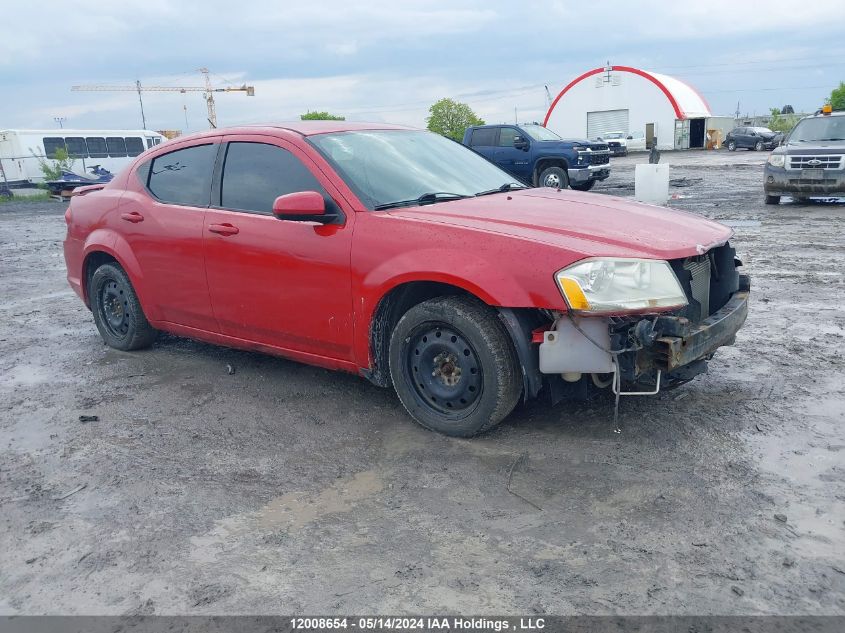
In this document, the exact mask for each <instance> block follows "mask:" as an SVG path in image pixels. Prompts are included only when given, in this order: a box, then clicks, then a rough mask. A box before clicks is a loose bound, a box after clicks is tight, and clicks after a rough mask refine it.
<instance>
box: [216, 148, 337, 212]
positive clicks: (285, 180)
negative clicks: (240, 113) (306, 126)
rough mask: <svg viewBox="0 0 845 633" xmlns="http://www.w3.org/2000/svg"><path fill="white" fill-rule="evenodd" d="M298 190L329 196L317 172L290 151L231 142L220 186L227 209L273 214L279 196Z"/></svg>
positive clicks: (223, 205)
mask: <svg viewBox="0 0 845 633" xmlns="http://www.w3.org/2000/svg"><path fill="white" fill-rule="evenodd" d="M297 191H318V192H319V193H321V194H323V196H324V197H325V196H326V193H325V191H324V190H323V188H322V187H321V186H320V183H319V182H318V181H317V179H316V178H315V177H314V175H313V174H312V173H311V172H310V171H309V170H308V168H307V167H306V166H305V165H303V164H302V162H301V161H300V160H299V159H298V158H297V157H296V156H294V155H293V154H291V153H290V152H289V151H287V150H285V149H282V148H281V147H278V146H276V145H268V144H266V143H229V147H228V149H227V150H226V162H225V164H224V166H223V180H222V183H221V187H220V194H221V203H220V206H222V207H223V208H224V209H237V210H240V211H255V212H258V213H272V212H273V201H274V200H275V199H276V198H277V197H279V196H283V195H285V194H288V193H295V192H297Z"/></svg>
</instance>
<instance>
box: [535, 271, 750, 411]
mask: <svg viewBox="0 0 845 633" xmlns="http://www.w3.org/2000/svg"><path fill="white" fill-rule="evenodd" d="M749 294H750V281H749V279H748V277H747V276H745V275H740V278H739V288H738V289H737V291H736V292H734V293H733V294H732V295H731V296H730V297H729V298H728V300H727V302H726V303H725V304H724V305H723V306H722V307H721V308H719V309H718V310H716V311H715V312H713V313H712V314H710V315H709V316H708V317H707V318H705V319H703V320H701V321H699V322H697V323H694V322H692V321H690V320H689V319H688V318H686V317H684V316H680V315H677V314H663V315H651V316H640V317H576V316H571V315H568V314H562V315H559V316H558V318H557V319H556V320H555V322H554V324H553V326H552V328H551V329H548V330H545V331H543V332H541V333H539V332H538V333H537V334H538V336H537V341H538V342H540V345H539V370H540V372H541V373H542V374H544V375H546V376H547V378H556V377H557V376H560V377H561V378H562V379H563V381H564V383H570V387H571V386H572V385H574V384H576V383H584V384H585V385H586V386H589V385H593V386H595V387H606V386H610V385H611V384H613V385H614V389H615V390H618V389H620V388H621V385H622V384H625V385H626V389H628V390H639V391H649V392H653V393H656V392H657V391H659V389H660V388H661V387H663V388H665V387H672V386H675V385H678V384H681V383H683V382H686V381H688V380H690V379H692V378H693V377H694V376H696V375H698V374H701V373H704V372H706V371H707V361H708V360H710V358H712V356H713V354H714V353H715V352H716V350H717V349H718V348H720V347H722V346H724V345H732V344H733V343H734V341H735V339H736V333H737V332H738V331H739V329H740V328H741V327H742V325H743V324H744V323H745V320H746V318H747V316H748V298H749ZM539 335H541V336H539ZM555 375H556V376H555ZM553 383H554V381H550V384H552V391H554V390H555V388H554V386H553ZM558 391H560V390H558ZM569 391H571V389H569ZM553 399H554V400H557V399H559V398H554V397H553Z"/></svg>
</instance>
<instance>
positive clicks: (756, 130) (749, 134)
mask: <svg viewBox="0 0 845 633" xmlns="http://www.w3.org/2000/svg"><path fill="white" fill-rule="evenodd" d="M782 138H783V134H781V133H780V132H772V131H771V130H770V129H769V128H767V127H736V128H734V129H732V130H731V131H730V132H728V135H727V136H726V137H725V142H724V143H723V145H724V146H725V147H727V148H728V149H729V150H730V151H732V152H733V151H736V149H737V148H740V147H745V148H746V149H753V150H754V151H756V152H762V151H763V150H765V149H773V148H775V147H777V146H778V145H779V144H780V141H781V139H782Z"/></svg>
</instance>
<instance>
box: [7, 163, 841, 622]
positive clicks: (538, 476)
mask: <svg viewBox="0 0 845 633" xmlns="http://www.w3.org/2000/svg"><path fill="white" fill-rule="evenodd" d="M765 157H766V156H765V154H758V153H754V152H737V153H735V154H730V153H727V152H709V153H703V152H688V153H683V154H669V153H664V155H663V162H668V163H671V164H673V165H674V167H673V171H672V177H673V178H686V179H687V180H686V181H684V182H682V183H681V184H686V185H688V186H679V187H673V188H672V192H673V193H674V194H677V195H679V196H683V197H681V198H677V199H674V200H673V201H672V203H671V204H672V206H675V207H678V208H682V209H687V210H690V211H693V212H694V213H698V214H700V215H702V216H706V217H709V218H713V219H716V220H720V221H722V222H725V223H727V224H730V225H731V226H733V227H735V230H736V236H735V238H734V243H735V245H737V247H738V249H739V252H740V254H741V256H742V257H743V260H744V261H745V263H746V266H747V270H749V272H750V273H751V275H752V291H753V303H752V306H751V313H750V316H749V320H748V322H747V324H746V326H745V328H744V329H743V330H742V331H741V333H740V336H739V338H738V341H737V345H736V346H735V347H731V348H725V349H723V350H722V351H720V352H719V353H718V354H717V355H716V358H715V359H714V361H713V362H712V363H711V366H710V373H709V374H708V375H706V376H702V377H699V378H697V379H696V380H695V381H693V382H692V383H690V384H689V385H686V386H684V387H682V388H680V389H678V390H675V391H672V392H667V393H664V394H661V395H659V396H656V397H651V398H630V399H628V400H625V401H623V403H622V412H623V420H624V424H625V431H624V433H623V434H622V435H621V436H620V435H615V434H614V433H613V432H612V420H611V416H612V402H611V401H610V400H609V399H608V400H605V401H599V402H595V403H592V404H590V405H577V406H567V405H562V406H558V407H556V408H551V407H549V406H548V405H547V404H545V403H544V402H541V401H538V402H533V403H530V404H529V405H527V406H521V407H520V408H519V409H517V411H516V412H515V414H514V415H513V416H512V417H511V418H510V419H509V420H508V421H506V422H505V423H504V424H502V425H501V426H500V427H498V428H497V429H496V430H495V431H493V432H492V433H489V434H488V435H485V436H483V437H481V438H478V439H474V440H459V439H450V438H446V437H442V436H439V435H435V434H433V433H430V432H427V431H425V430H423V429H421V428H419V427H417V426H416V425H415V424H413V423H412V422H411V421H410V420H409V418H408V417H407V416H406V415H405V414H404V412H403V409H402V407H401V405H400V404H399V402H398V400H397V399H396V396H395V395H394V394H393V393H392V392H390V391H387V390H381V389H378V388H376V387H373V386H372V385H370V384H369V383H367V382H366V381H365V380H363V379H359V378H356V377H354V376H347V375H343V374H337V373H331V372H328V371H324V370H321V369H315V368H312V367H307V366H304V365H299V364H296V363H293V362H288V361H285V360H280V359H276V358H270V357H267V356H261V355H258V354H251V353H245V352H238V351H233V350H227V349H222V348H218V347H214V346H211V345H205V344H201V343H196V342H193V341H189V340H185V339H178V338H175V337H162V338H161V339H160V340H159V341H158V343H157V344H156V345H155V346H154V347H153V348H152V349H151V350H147V351H143V352H135V353H122V352H117V351H114V350H111V349H109V348H106V347H105V346H104V345H103V344H102V341H101V339H100V337H99V335H98V334H97V331H96V329H95V327H94V324H93V321H92V319H91V315H90V313H89V312H88V311H87V310H86V309H85V307H84V306H83V305H82V303H81V302H80V301H79V300H78V299H77V298H76V296H75V295H74V294H73V293H72V292H71V290H70V289H69V288H68V286H67V283H66V281H65V279H64V274H65V270H64V260H63V257H62V254H61V241H62V239H63V237H64V221H63V217H62V213H63V212H64V208H65V206H64V205H62V204H59V203H9V204H2V205H0V297H2V302H0V451H2V452H0V456H2V459H0V508H2V512H1V513H0V612H2V613H7V614H8V613H18V614H44V613H48V614H59V613H62V614H83V613H84V614H136V613H167V614H188V613H191V614H194V613H202V614H211V613H215V614H223V613H255V614H269V613H292V612H295V613H305V612H311V613H315V612H322V613H335V612H347V613H352V612H354V613H413V612H416V613H427V612H441V613H442V612H444V611H449V612H463V613H477V614H482V613H483V614H530V613H538V614H540V613H552V614H610V613H616V614H708V613H713V614H845V486H843V484H845V419H843V414H845V378H843V375H845V374H843V369H845V364H843V360H842V356H843V351H845V344H843V334H845V302H843V296H845V292H843V291H844V290H845V278H844V277H843V271H845V239H843V224H842V218H843V216H845V204H841V203H831V202H828V203H811V204H805V205H799V204H796V203H791V202H786V203H785V204H781V205H780V206H778V207H766V206H764V205H763V193H762V174H761V171H762V167H761V166H762V164H763V161H764V160H765ZM645 160H646V157H645V155H639V156H631V157H628V158H624V159H618V160H614V162H613V174H612V176H611V178H610V179H608V180H607V181H606V182H605V183H603V184H602V185H601V186H600V187H598V188H597V191H598V193H601V194H613V195H632V194H633V169H634V164H635V163H636V162H644V161H645ZM227 365H231V366H232V367H233V368H234V369H235V370H236V371H235V373H234V374H231V375H230V373H229V372H228V371H227ZM81 415H96V416H98V417H99V420H98V421H94V422H85V423H83V422H80V421H79V416H81ZM515 462H516V463H515ZM509 479H510V489H511V490H512V491H514V492H515V493H518V495H516V494H511V493H510V492H509V490H508V487H507V486H508V482H509ZM521 497H522V498H521ZM523 498H524V499H527V500H528V501H530V503H529V502H526V501H525V500H523Z"/></svg>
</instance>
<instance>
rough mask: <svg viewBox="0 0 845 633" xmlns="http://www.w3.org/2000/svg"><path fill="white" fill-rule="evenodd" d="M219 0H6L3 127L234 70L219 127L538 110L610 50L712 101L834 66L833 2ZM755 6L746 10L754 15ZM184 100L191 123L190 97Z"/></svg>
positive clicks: (773, 95)
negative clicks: (309, 115) (234, 88)
mask: <svg viewBox="0 0 845 633" xmlns="http://www.w3.org/2000/svg"><path fill="white" fill-rule="evenodd" d="M755 6H757V3H754V2H752V3H745V4H742V5H740V4H737V3H736V2H729V1H723V0H708V2H706V3H690V2H659V1H647V2H630V1H623V0H602V2H585V1H583V0H582V1H581V2H569V1H562V0H559V1H549V0H546V1H538V2H532V1H529V2H507V3H505V2H501V3H500V2H493V1H489V0H488V1H486V2H485V1H477V2H476V1H470V0H449V1H443V2H441V1H438V0H419V1H414V0H411V1H406V2H400V1H397V0H393V1H391V2H386V1H382V0H373V1H368V0H358V2H349V1H348V0H346V1H334V0H331V1H327V2H320V1H318V0H314V1H312V2H301V1H300V2H279V1H275V2H272V1H267V2H250V1H248V0H243V1H241V2H237V3H234V2H219V1H199V0H188V1H181V2H176V1H173V2H167V1H165V0H142V1H141V0H123V1H122V2H117V3H111V2H103V1H102V0H96V1H89V0H63V1H62V2H22V1H18V0H12V1H11V2H10V1H8V0H6V2H4V3H3V5H2V14H3V16H4V22H5V28H4V32H3V35H2V37H0V97H2V98H0V128H22V127H23V128H34V127H47V128H52V127H55V126H56V123H55V122H54V117H66V118H67V122H66V123H65V126H66V127H90V128H94V127H103V128H106V127H116V128H123V127H126V128H132V127H139V126H140V114H139V109H138V99H137V95H136V94H135V93H133V92H99V93H97V92H71V91H70V87H71V86H72V85H75V84H122V85H131V84H133V83H134V82H135V80H136V79H140V80H141V82H142V83H143V84H145V85H168V86H177V85H188V86H198V85H201V77H200V75H199V73H198V72H196V69H197V68H199V67H201V66H206V67H208V68H209V69H210V70H211V71H212V73H214V75H213V79H214V81H215V83H216V84H217V85H219V86H221V87H222V86H226V85H232V84H239V83H242V82H246V83H249V84H251V85H254V86H255V89H256V90H255V92H256V96H255V97H247V96H246V95H244V94H242V93H232V94H227V95H220V96H219V98H218V99H217V111H218V118H219V123H220V125H231V124H235V123H241V122H258V121H281V120H289V119H293V118H298V116H299V114H300V113H302V112H305V111H306V110H309V109H311V110H329V111H331V112H335V113H338V114H344V115H346V116H347V118H349V119H355V120H379V121H381V120H383V121H393V122H398V123H408V124H412V125H424V123H425V116H426V114H427V108H428V106H429V105H430V104H431V103H433V102H434V101H436V100H437V99H439V98H441V97H453V98H457V99H459V100H461V101H465V102H467V103H469V104H470V105H471V106H472V108H473V109H474V110H475V111H476V112H477V113H478V114H479V115H480V116H482V118H484V119H486V120H487V121H488V122H500V121H512V120H513V118H514V109H515V108H516V109H517V116H518V118H519V119H520V120H542V118H543V116H544V114H545V111H546V107H547V102H546V93H545V89H544V85H548V87H549V89H550V90H551V92H552V95H553V96H554V95H555V94H556V93H557V92H558V91H559V90H560V89H561V88H562V87H563V86H564V85H565V84H566V83H567V82H568V81H569V80H571V79H572V78H573V77H575V76H577V75H578V74H580V73H582V72H584V71H585V70H588V69H590V68H595V67H597V66H602V65H604V63H605V62H606V61H607V60H609V61H610V62H611V63H613V64H620V65H629V66H636V67H639V68H644V69H647V70H654V71H658V72H664V73H667V74H671V75H675V76H677V77H679V78H681V79H684V80H685V81H687V82H689V83H691V84H693V85H694V86H695V87H696V88H698V90H699V91H700V92H701V93H702V94H703V95H704V96H705V97H706V98H707V100H708V101H709V103H710V105H711V107H712V109H713V110H714V113H715V114H729V113H732V112H733V111H734V110H735V109H736V106H737V101H739V102H740V109H741V111H742V112H743V113H749V114H750V113H755V112H756V113H763V112H766V111H767V110H768V108H770V107H772V106H778V107H780V106H782V105H784V104H786V103H789V104H791V105H793V106H794V107H795V108H796V110H813V109H815V108H817V107H819V106H820V105H821V103H822V102H823V99H824V97H826V96H827V95H829V93H830V91H831V89H832V88H833V87H835V86H836V85H837V84H838V82H839V81H840V80H845V61H844V60H845V2H842V0H831V1H814V2H812V3H800V4H798V3H796V2H794V0H790V1H780V0H768V1H767V2H765V3H759V6H758V8H756V9H755ZM755 14H756V15H755ZM144 106H145V110H146V113H147V127H149V128H152V129H181V130H187V131H194V130H198V129H202V128H205V127H207V124H206V122H205V103H204V101H203V99H202V96H201V94H199V93H187V94H180V93H178V92H177V93H145V94H144ZM183 108H187V124H186V120H185V114H186V112H185V110H184V109H183Z"/></svg>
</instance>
